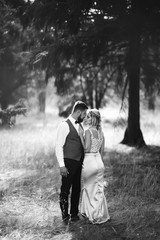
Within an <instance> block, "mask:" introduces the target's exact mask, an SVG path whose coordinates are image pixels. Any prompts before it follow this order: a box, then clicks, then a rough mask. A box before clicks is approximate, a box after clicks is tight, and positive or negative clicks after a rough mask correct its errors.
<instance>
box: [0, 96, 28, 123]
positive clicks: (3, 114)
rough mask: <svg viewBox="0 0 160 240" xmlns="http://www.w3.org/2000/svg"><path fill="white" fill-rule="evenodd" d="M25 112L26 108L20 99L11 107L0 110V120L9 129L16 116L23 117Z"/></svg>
mask: <svg viewBox="0 0 160 240" xmlns="http://www.w3.org/2000/svg"><path fill="white" fill-rule="evenodd" d="M26 112H27V108H26V106H25V104H24V103H23V101H22V100H21V99H20V100H19V101H18V102H17V103H16V104H15V105H14V106H13V107H9V108H7V109H5V110H0V119H1V121H2V124H7V125H8V126H9V127H13V126H14V125H15V121H16V116H17V115H24V116H25V114H26Z"/></svg>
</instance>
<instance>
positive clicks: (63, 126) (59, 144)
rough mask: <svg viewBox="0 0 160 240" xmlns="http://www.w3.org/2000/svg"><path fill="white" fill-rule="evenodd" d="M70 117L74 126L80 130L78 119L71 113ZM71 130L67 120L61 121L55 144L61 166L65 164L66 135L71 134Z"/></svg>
mask: <svg viewBox="0 0 160 240" xmlns="http://www.w3.org/2000/svg"><path fill="white" fill-rule="evenodd" d="M68 119H69V120H70V121H71V123H72V124H73V126H74V127H75V129H76V130H77V132H78V129H79V124H76V123H75V121H76V120H75V119H74V118H73V117H72V116H71V115H70V116H69V117H68ZM69 131H70V129H69V125H68V123H67V122H66V121H63V122H61V123H60V125H59V127H58V130H57V137H56V144H55V152H56V157H57V161H58V163H59V166H60V167H64V166H65V164H64V153H63V146H64V144H65V141H66V137H67V135H68V134H69Z"/></svg>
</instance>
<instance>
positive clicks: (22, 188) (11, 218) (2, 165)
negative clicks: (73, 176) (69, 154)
mask: <svg viewBox="0 0 160 240" xmlns="http://www.w3.org/2000/svg"><path fill="white" fill-rule="evenodd" d="M102 115H103V129H104V132H105V137H106V152H105V156H104V163H105V166H106V172H105V176H106V179H107V181H108V183H109V184H108V187H107V188H106V190H105V194H106V198H107V202H108V207H109V212H110V216H111V222H107V223H105V224H102V225H99V226H97V225H91V224H88V223H86V222H85V221H84V220H81V221H80V222H79V223H77V224H73V225H70V226H67V227H66V226H64V225H63V224H62V222H61V214H60V209H59V203H58V193H59V186H60V176H59V169H58V165H57V162H56V158H55V153H54V144H55V134H56V128H57V126H58V123H59V121H60V119H59V118H58V117H57V116H56V114H55V115H47V116H46V118H45V119H44V118H43V117H42V116H28V117H27V118H24V117H19V118H18V119H17V124H16V126H15V127H14V128H12V129H0V135H1V141H0V239H1V240H13V239H15V240H42V239H43V240H44V239H45V240H47V239H52V240H53V239H54V240H59V239H62V240H63V239H65V240H70V239H74V240H76V239H77V240H81V239H84V240H85V239H96V240H104V239H109V240H110V239H111V240H122V239H123V240H125V239H132V240H133V239H135V240H159V239H160V230H159V225H160V201H159V199H160V186H159V185H160V171H159V170H160V163H159V155H160V145H159V142H160V136H159V132H160V124H159V113H152V114H150V113H148V112H146V111H145V110H143V112H142V119H141V129H142V131H143V134H144V138H145V141H146V143H147V145H148V147H147V148H143V149H135V148H131V147H127V146H125V145H121V144H119V142H120V140H121V139H122V138H123V134H124V130H125V122H126V121H125V118H124V117H123V116H121V115H118V117H117V113H116V111H115V112H113V111H112V115H111V109H110V108H109V107H108V108H107V109H105V110H102ZM153 115H154V117H153Z"/></svg>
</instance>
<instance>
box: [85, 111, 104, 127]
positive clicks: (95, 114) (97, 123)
mask: <svg viewBox="0 0 160 240" xmlns="http://www.w3.org/2000/svg"><path fill="white" fill-rule="evenodd" d="M88 114H90V116H91V125H92V126H94V127H96V128H97V130H101V115H100V112H99V111H98V109H95V108H93V109H90V110H89V111H88Z"/></svg>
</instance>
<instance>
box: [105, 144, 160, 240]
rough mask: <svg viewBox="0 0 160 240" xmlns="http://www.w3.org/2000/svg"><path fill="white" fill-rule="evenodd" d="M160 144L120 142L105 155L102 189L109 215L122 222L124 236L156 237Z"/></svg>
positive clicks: (148, 239)
mask: <svg viewBox="0 0 160 240" xmlns="http://www.w3.org/2000/svg"><path fill="white" fill-rule="evenodd" d="M159 156H160V146H153V145H150V146H147V147H144V148H141V149H136V148H130V147H127V146H124V145H119V146H117V148H116V149H114V150H113V149H108V151H107V153H106V156H105V165H106V176H107V179H108V181H109V185H108V187H107V190H106V196H107V200H108V202H109V210H110V214H111V216H112V218H113V219H114V220H115V221H118V222H119V223H120V224H124V225H125V226H126V229H125V233H126V236H127V238H128V239H132V238H133V239H137V240H138V239H142V240H151V239H152V240H153V239H154V240H155V239H156V240H158V239H160V231H159V228H158V224H160V207H159V198H160V171H159V169H160V161H159Z"/></svg>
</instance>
